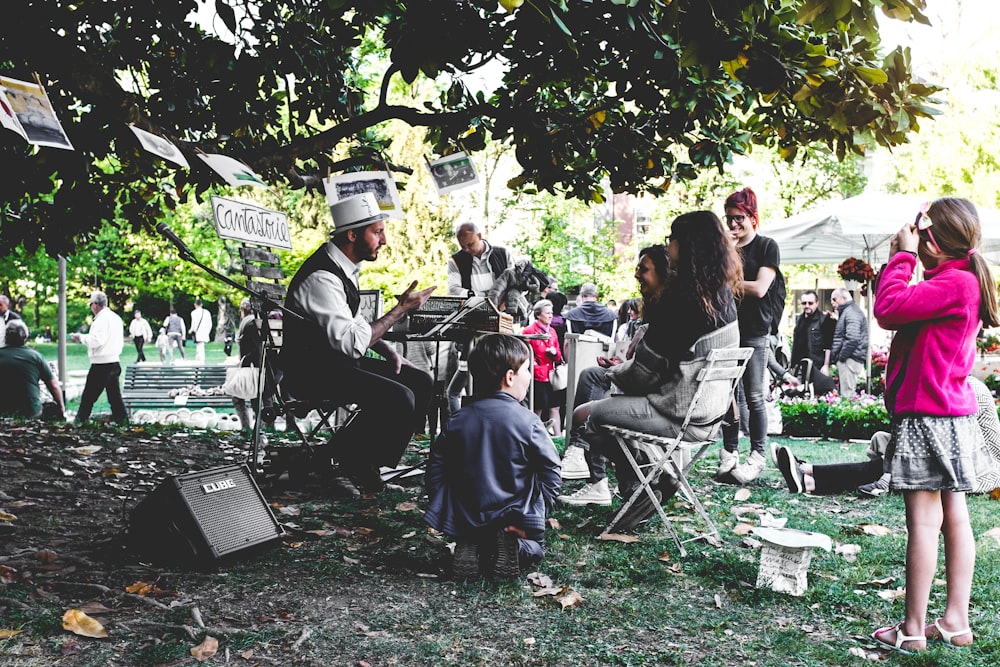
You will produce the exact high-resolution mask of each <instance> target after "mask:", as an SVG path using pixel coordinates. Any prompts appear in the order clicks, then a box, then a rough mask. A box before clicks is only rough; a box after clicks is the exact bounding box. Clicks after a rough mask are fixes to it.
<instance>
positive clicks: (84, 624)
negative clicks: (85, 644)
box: [62, 609, 108, 638]
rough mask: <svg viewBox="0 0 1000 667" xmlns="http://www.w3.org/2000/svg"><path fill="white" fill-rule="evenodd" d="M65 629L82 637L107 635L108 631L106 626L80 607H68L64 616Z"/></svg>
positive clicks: (63, 624)
mask: <svg viewBox="0 0 1000 667" xmlns="http://www.w3.org/2000/svg"><path fill="white" fill-rule="evenodd" d="M62 626H63V630H69V631H70V632H72V633H73V634H77V635H80V636H81V637H95V638H101V637H107V636H108V631H107V630H105V629H104V626H103V625H101V624H100V623H98V622H97V621H95V620H94V619H92V618H91V617H90V616H87V615H86V614H85V613H83V612H82V611H80V610H79V609H67V610H66V613H65V614H63V618H62Z"/></svg>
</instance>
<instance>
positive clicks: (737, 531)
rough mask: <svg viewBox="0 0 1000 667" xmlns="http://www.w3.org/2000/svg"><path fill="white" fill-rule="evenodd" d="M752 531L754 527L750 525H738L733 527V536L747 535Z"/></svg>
mask: <svg viewBox="0 0 1000 667" xmlns="http://www.w3.org/2000/svg"><path fill="white" fill-rule="evenodd" d="M753 529H754V525H753V524H750V523H738V524H736V525H735V526H733V534H734V535H749V534H750V533H751V532H752V531H753Z"/></svg>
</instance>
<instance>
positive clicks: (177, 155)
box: [128, 125, 191, 169]
mask: <svg viewBox="0 0 1000 667" xmlns="http://www.w3.org/2000/svg"><path fill="white" fill-rule="evenodd" d="M128 129H130V130H132V133H133V134H135V138H136V139H138V140H139V144H140V145H141V146H142V147H143V148H145V149H146V150H147V151H149V152H150V153H152V154H153V155H159V156H160V157H161V158H163V159H164V160H170V161H171V162H173V163H175V164H179V165H180V166H182V167H184V168H185V169H190V168H191V167H190V166H189V165H188V161H187V158H185V157H184V154H183V153H181V151H180V149H179V148H177V146H174V145H173V144H172V143H170V142H169V141H167V140H166V139H164V138H163V137H161V136H160V135H158V134H153V133H152V132H147V131H146V130H142V129H139V128H138V127H136V126H135V125H129V126H128Z"/></svg>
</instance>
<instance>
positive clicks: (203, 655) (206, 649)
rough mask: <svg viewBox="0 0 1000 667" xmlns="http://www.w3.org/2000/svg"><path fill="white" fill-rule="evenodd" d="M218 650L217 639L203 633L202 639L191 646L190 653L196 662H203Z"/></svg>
mask: <svg viewBox="0 0 1000 667" xmlns="http://www.w3.org/2000/svg"><path fill="white" fill-rule="evenodd" d="M218 650H219V640H218V639H216V638H215V637H212V636H211V635H205V639H204V641H202V642H201V643H200V644H198V645H197V646H193V647H192V648H191V655H192V656H194V659H195V660H197V661H198V662H205V661H206V660H208V659H209V658H211V657H212V656H214V655H215V654H216V652H217V651H218Z"/></svg>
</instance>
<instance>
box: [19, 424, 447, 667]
mask: <svg viewBox="0 0 1000 667" xmlns="http://www.w3.org/2000/svg"><path fill="white" fill-rule="evenodd" d="M4 426H6V428H3V429H0V434H2V435H0V582H2V583H0V662H2V663H3V664H5V665H49V664H59V665H70V666H75V665H106V664H115V665H155V664H195V658H194V657H192V655H191V653H190V651H191V649H192V648H197V647H199V646H200V645H201V644H202V641H203V640H204V638H205V637H206V635H208V636H211V637H213V638H214V639H216V640H218V642H219V648H218V653H217V655H216V656H215V658H212V659H211V660H209V662H210V663H217V664H223V662H226V663H235V664H246V665H253V664H262V665H266V664H304V665H332V664H351V665H354V664H357V665H363V664H366V663H367V664H370V665H374V664H415V663H417V662H421V661H423V658H419V657H418V654H419V652H420V651H422V650H423V649H420V648H419V647H409V648H406V649H401V650H399V651H397V650H396V649H392V648H389V649H386V648H385V646H387V641H386V640H389V639H391V638H390V637H389V636H388V635H386V634H385V633H386V630H385V629H382V628H376V627H375V626H380V625H381V624H382V623H383V622H384V619H383V617H384V615H385V614H390V615H392V616H393V617H394V619H396V620H394V621H393V622H394V623H395V622H397V621H398V619H400V618H401V617H403V616H408V615H411V614H414V613H416V614H417V617H420V616H426V614H420V613H419V610H420V609H421V607H426V606H427V602H426V597H427V595H426V592H425V591H424V590H423V589H425V588H426V587H427V586H428V585H434V586H440V583H439V582H438V581H437V580H438V579H439V578H441V577H442V575H444V574H445V573H444V567H445V566H446V563H447V559H446V557H445V555H446V553H447V551H446V549H445V548H444V546H443V542H442V541H441V540H439V539H437V538H435V537H434V536H429V535H428V534H427V531H426V528H425V526H423V524H422V522H421V520H420V516H421V515H420V511H419V510H418V507H417V501H418V499H419V498H418V496H419V494H420V493H422V490H421V488H420V485H419V482H414V483H413V484H411V485H409V486H406V487H404V488H401V489H396V490H391V491H388V492H383V493H380V494H378V496H369V497H362V498H360V499H357V500H351V501H344V500H339V499H335V498H332V497H330V496H329V494H328V492H327V491H326V488H325V486H324V484H323V480H322V479H321V478H320V477H319V476H311V477H307V478H305V479H302V480H297V481H296V483H295V484H294V485H289V484H284V485H280V484H279V485H262V489H263V493H264V495H265V498H266V501H267V503H268V504H269V505H270V506H271V508H272V510H273V511H274V513H275V515H276V516H277V518H278V520H279V521H280V522H281V523H282V524H283V526H284V528H285V530H286V531H287V535H286V536H285V537H284V538H283V539H282V540H280V542H279V543H278V544H277V546H274V547H273V548H270V549H268V550H266V551H264V552H263V553H259V554H257V553H253V552H252V551H251V550H243V551H238V552H236V553H235V554H234V556H233V557H231V558H230V559H229V560H228V561H226V562H223V563H222V564H210V565H208V566H207V567H205V566H202V565H199V566H196V567H189V566H178V565H176V564H173V563H166V564H161V563H158V562H156V561H155V559H153V558H150V555H149V554H148V553H143V552H137V551H136V550H135V549H132V548H131V547H129V544H128V543H129V540H128V539H126V537H127V531H128V524H129V520H130V518H131V515H132V509H133V508H134V507H135V506H136V504H137V503H138V502H139V501H140V500H142V499H143V498H144V497H146V496H147V495H148V494H149V493H150V492H151V491H152V490H154V489H157V488H159V487H160V486H161V484H162V483H163V482H164V480H166V479H167V478H168V477H170V476H172V475H182V474H185V473H188V472H191V471H197V470H206V469H212V468H216V467H221V466H227V465H232V464H234V463H237V462H241V461H242V460H243V458H244V452H245V450H246V445H245V439H244V438H245V436H241V435H240V434H239V433H217V432H211V433H209V432H205V431H197V430H190V431H184V430H178V429H174V428H171V427H158V426H157V427H148V429H149V430H147V429H146V428H143V427H130V428H125V429H116V428H112V427H104V428H102V427H92V428H84V429H79V428H74V427H71V426H58V427H57V426H44V425H40V424H28V425H18V424H11V423H7V424H4ZM417 454H419V452H418V453H417ZM417 454H414V453H411V454H410V456H415V455H417ZM417 479H418V480H419V478H417ZM257 507H259V508H262V507H263V503H260V504H259V505H257ZM154 531H155V527H154ZM375 598H377V599H378V600H379V604H377V605H373V604H372V601H373V599H375ZM394 609H395V610H397V611H396V612H395V613H393V612H392V610H394ZM400 609H405V610H406V614H401V613H400V612H399V611H398V610H400ZM69 610H79V611H82V612H84V613H85V614H87V616H88V617H90V618H93V619H96V620H97V621H98V622H99V623H100V624H101V625H102V626H103V628H104V629H105V630H106V632H107V637H106V638H90V637H86V636H80V635H78V634H75V633H72V632H69V631H67V630H65V629H64V628H63V625H64V619H63V616H64V614H66V613H67V611H69ZM425 611H426V610H425ZM17 630H22V632H20V633H16V631H17ZM4 631H6V632H4ZM5 635H6V636H7V638H5ZM367 639H371V640H373V641H374V642H375V643H376V644H378V645H379V646H380V647H382V648H379V649H378V650H377V651H375V653H376V655H373V654H372V653H371V652H370V649H366V648H364V644H365V641H366V640H367ZM209 643H211V642H209ZM388 644H389V645H391V642H388ZM386 651H387V653H386ZM411 651H417V652H418V654H411V653H410V652H411ZM434 651H436V649H431V652H434ZM408 655H412V657H413V658H414V659H413V660H410V659H409V658H408V657H407V656H408ZM202 657H204V656H202Z"/></svg>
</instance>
